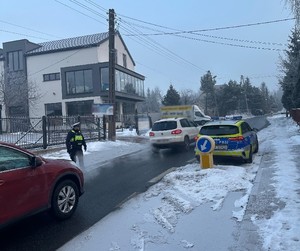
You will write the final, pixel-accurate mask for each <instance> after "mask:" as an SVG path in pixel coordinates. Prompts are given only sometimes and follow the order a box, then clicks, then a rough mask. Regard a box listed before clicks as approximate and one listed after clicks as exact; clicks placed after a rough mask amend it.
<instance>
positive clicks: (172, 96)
mask: <svg viewBox="0 0 300 251" xmlns="http://www.w3.org/2000/svg"><path fill="white" fill-rule="evenodd" d="M162 103H163V105H180V95H179V93H178V92H177V91H176V90H175V89H174V87H173V85H172V84H171V85H170V86H169V89H168V91H167V94H166V95H165V96H164V98H163V101H162Z"/></svg>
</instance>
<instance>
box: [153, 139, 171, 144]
mask: <svg viewBox="0 0 300 251" xmlns="http://www.w3.org/2000/svg"><path fill="white" fill-rule="evenodd" d="M156 142H157V143H167V142H169V140H168V139H158V140H157V141H156Z"/></svg>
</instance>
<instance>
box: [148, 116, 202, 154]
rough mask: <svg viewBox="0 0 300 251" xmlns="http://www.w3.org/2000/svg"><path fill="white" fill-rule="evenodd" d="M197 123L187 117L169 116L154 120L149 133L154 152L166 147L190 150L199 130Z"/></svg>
mask: <svg viewBox="0 0 300 251" xmlns="http://www.w3.org/2000/svg"><path fill="white" fill-rule="evenodd" d="M199 128H200V127H198V125H197V124H195V123H194V122H193V121H190V120H188V119H186V118H167V119H161V120H158V121H156V122H154V124H153V126H152V129H151V131H150V133H149V136H150V143H151V145H152V149H153V151H154V152H157V151H158V150H159V149H164V148H178V147H180V148H183V149H184V150H188V149H189V148H190V144H191V143H192V142H195V137H196V136H197V134H198V132H199Z"/></svg>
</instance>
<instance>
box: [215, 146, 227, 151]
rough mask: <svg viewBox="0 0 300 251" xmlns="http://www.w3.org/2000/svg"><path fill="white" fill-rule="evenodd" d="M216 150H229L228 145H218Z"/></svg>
mask: <svg viewBox="0 0 300 251" xmlns="http://www.w3.org/2000/svg"><path fill="white" fill-rule="evenodd" d="M215 150H227V145H216V147H215Z"/></svg>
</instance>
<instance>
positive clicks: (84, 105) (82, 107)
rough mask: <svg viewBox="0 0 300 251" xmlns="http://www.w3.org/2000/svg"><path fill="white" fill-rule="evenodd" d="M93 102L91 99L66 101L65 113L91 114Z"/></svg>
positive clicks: (75, 114) (70, 114) (74, 114)
mask: <svg viewBox="0 0 300 251" xmlns="http://www.w3.org/2000/svg"><path fill="white" fill-rule="evenodd" d="M93 103H94V101H93V100H86V101H77V102H67V103H66V105H67V114H68V116H77V115H81V116H84V115H92V106H93Z"/></svg>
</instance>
